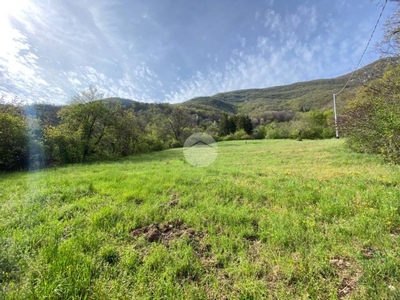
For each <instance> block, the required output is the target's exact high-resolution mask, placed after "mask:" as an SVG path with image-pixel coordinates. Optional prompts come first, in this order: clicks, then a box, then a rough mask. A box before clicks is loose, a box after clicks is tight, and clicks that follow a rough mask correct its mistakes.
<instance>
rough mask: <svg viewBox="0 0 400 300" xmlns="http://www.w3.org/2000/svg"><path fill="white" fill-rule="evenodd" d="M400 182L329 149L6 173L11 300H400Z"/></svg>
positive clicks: (395, 173)
mask: <svg viewBox="0 0 400 300" xmlns="http://www.w3.org/2000/svg"><path fill="white" fill-rule="evenodd" d="M399 171H400V168H399V167H395V166H389V165H385V164H383V163H382V161H381V160H380V159H378V158H376V157H374V156H367V155H359V154H355V153H351V152H349V151H348V150H346V149H345V148H344V147H343V142H342V141H338V140H327V141H303V142H297V141H249V142H248V143H247V144H245V143H244V142H243V141H240V142H239V141H235V142H225V143H222V144H220V145H219V156H218V158H217V160H216V161H215V162H214V164H213V165H211V166H209V167H207V168H194V167H191V166H190V165H189V164H187V163H186V162H185V160H184V158H183V155H182V150H181V149H174V150H168V151H164V152H158V153H152V154H146V155H140V156H136V157H130V158H128V159H125V160H122V161H118V162H114V163H100V164H93V165H78V166H71V167H63V168H57V169H51V170H46V171H42V172H36V173H31V174H28V173H16V174H9V175H0V176H1V177H0V205H1V206H0V293H1V294H0V298H3V296H4V297H5V298H10V299H11V298H19V299H34V298H45V297H47V298H49V299H57V298H58V299H67V298H69V299H72V298H83V297H85V296H88V298H91V299H97V298H104V299H105V298H107V299H111V298H114V299H115V298H121V299H123V298H126V299H131V298H132V297H137V298H145V299H150V298H152V299H153V298H154V299H159V298H161V297H162V296H167V298H171V299H172V298H181V299H190V298H197V299H201V298H209V299H222V298H223V297H222V295H226V296H228V297H229V298H232V299H233V298H234V299H238V298H240V297H241V298H242V299H251V298H252V297H253V299H261V298H271V299H272V298H276V299H305V298H307V297H311V298H320V299H336V298H338V297H343V296H345V295H347V296H349V297H350V298H353V297H354V298H365V299H367V298H373V299H377V298H381V299H394V298H399V297H400V279H399V278H400V263H399V254H400V246H399V241H400V238H399V234H400V204H399V199H400V190H399V186H400V172H399ZM176 219H181V220H182V221H183V222H184V223H183V225H180V226H179V225H177V226H176V228H175V229H173V231H171V232H169V233H167V234H166V235H165V237H164V238H165V239H163V240H162V241H161V242H153V243H152V242H149V241H148V240H146V236H145V235H144V234H143V235H140V234H137V236H132V234H131V232H132V229H135V228H141V227H143V226H147V225H149V224H152V223H154V222H157V223H159V224H160V226H161V225H162V224H164V223H166V222H169V221H172V220H176ZM179 233H182V235H181V236H179ZM168 237H169V238H168ZM167 238H168V239H167Z"/></svg>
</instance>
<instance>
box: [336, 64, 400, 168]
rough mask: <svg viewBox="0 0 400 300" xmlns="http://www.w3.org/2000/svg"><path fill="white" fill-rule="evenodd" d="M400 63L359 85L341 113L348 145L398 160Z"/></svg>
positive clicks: (399, 149)
mask: <svg viewBox="0 0 400 300" xmlns="http://www.w3.org/2000/svg"><path fill="white" fill-rule="evenodd" d="M399 80H400V66H396V67H394V68H392V69H389V70H388V71H387V72H386V73H385V74H384V76H383V77H382V78H381V79H378V80H376V81H373V82H371V83H370V84H368V85H367V86H366V87H363V88H362V89H361V90H360V91H359V92H358V93H357V96H356V97H355V99H354V100H353V101H352V102H350V103H349V104H348V107H347V108H346V111H345V112H344V114H343V116H342V120H341V123H342V129H343V130H344V132H345V134H346V136H347V143H348V145H349V146H350V148H352V149H354V150H356V151H359V152H366V153H378V154H381V155H383V156H384V157H385V158H386V159H387V160H388V161H390V162H393V163H400V87H399V85H398V82H399Z"/></svg>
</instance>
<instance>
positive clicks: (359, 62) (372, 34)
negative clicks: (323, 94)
mask: <svg viewBox="0 0 400 300" xmlns="http://www.w3.org/2000/svg"><path fill="white" fill-rule="evenodd" d="M387 2H388V0H385V3H384V4H383V6H382V10H381V13H380V14H379V17H378V20H377V21H376V23H375V27H374V29H373V30H372V33H371V36H370V37H369V40H368V43H367V45H366V46H365V49H364V51H363V53H362V55H361V57H360V60H359V61H358V63H357V66H356V68H355V69H354V71H353V72H352V73H351V75H350V77H349V79H348V80H347V82H346V83H345V85H344V86H343V87H342V89H341V90H340V91H339V92H338V93H336V95H339V94H340V93H341V92H343V90H344V89H345V88H346V86H347V85H348V84H349V82H350V80H351V79H352V78H353V76H354V74H355V73H356V71H357V70H358V67H359V66H360V64H361V61H362V60H363V58H364V55H365V53H366V52H367V49H368V47H369V44H371V41H372V38H373V36H374V34H375V31H376V29H377V28H378V24H379V22H380V20H381V18H382V15H383V11H384V10H385V7H386V4H387Z"/></svg>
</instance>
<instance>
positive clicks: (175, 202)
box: [161, 193, 180, 208]
mask: <svg viewBox="0 0 400 300" xmlns="http://www.w3.org/2000/svg"><path fill="white" fill-rule="evenodd" d="M179 198H180V194H179V193H173V194H172V195H171V201H169V202H167V203H163V204H161V207H162V208H171V207H174V206H177V205H178V204H179Z"/></svg>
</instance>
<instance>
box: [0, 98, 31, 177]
mask: <svg viewBox="0 0 400 300" xmlns="http://www.w3.org/2000/svg"><path fill="white" fill-rule="evenodd" d="M27 159H28V132H27V129H26V124H25V118H24V115H23V106H22V102H21V101H19V100H18V98H13V99H11V101H10V102H6V100H5V98H4V95H2V96H0V170H2V171H8V170H16V169H22V168H24V167H25V166H26V161H27Z"/></svg>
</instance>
